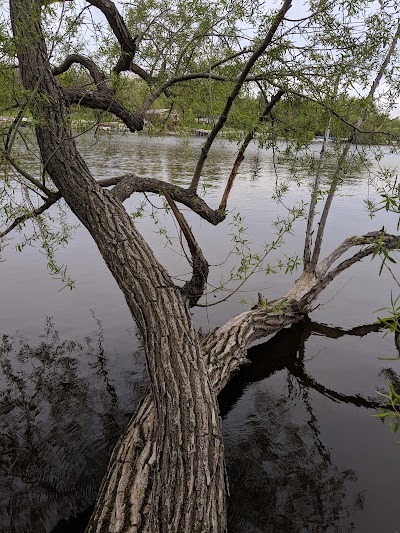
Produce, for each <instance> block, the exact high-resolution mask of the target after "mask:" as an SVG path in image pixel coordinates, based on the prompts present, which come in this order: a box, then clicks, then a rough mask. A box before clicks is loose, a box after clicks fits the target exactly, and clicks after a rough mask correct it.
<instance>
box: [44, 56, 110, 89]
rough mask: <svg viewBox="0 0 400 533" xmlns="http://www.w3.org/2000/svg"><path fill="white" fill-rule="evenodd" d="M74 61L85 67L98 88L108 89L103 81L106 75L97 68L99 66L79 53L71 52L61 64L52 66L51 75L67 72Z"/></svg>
mask: <svg viewBox="0 0 400 533" xmlns="http://www.w3.org/2000/svg"><path fill="white" fill-rule="evenodd" d="M75 63H77V64H79V65H82V66H83V67H85V68H86V69H87V71H88V72H89V74H90V76H91V77H92V80H93V81H94V83H95V84H96V85H97V89H98V90H103V91H108V87H107V84H106V81H105V79H106V77H105V75H104V73H103V72H102V71H101V70H100V69H99V67H98V66H97V65H96V63H95V62H94V61H93V60H92V59H90V58H89V57H85V56H83V55H81V54H71V55H69V56H68V57H66V58H65V60H64V61H63V62H62V63H61V65H59V66H58V67H54V68H53V71H52V72H53V75H54V76H59V75H60V74H63V73H64V72H67V70H68V69H69V68H70V67H71V66H72V65H74V64H75Z"/></svg>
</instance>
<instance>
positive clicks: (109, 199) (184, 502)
mask: <svg viewBox="0 0 400 533" xmlns="http://www.w3.org/2000/svg"><path fill="white" fill-rule="evenodd" d="M40 8H41V4H40V2H39V1H35V0H12V2H11V19H12V26H13V32H14V36H15V42H16V47H17V53H18V60H19V66H20V71H21V75H22V81H23V84H24V87H25V89H26V90H28V91H35V92H36V93H37V94H38V95H39V97H38V98H35V99H33V105H32V109H31V111H32V114H33V116H34V118H35V121H36V122H37V125H36V136H37V140H38V143H39V148H40V152H41V157H42V160H43V161H44V162H45V170H46V172H47V173H48V174H49V176H50V177H51V179H52V180H53V182H54V183H55V184H56V186H57V188H58V190H59V191H60V193H61V194H62V196H63V197H64V199H65V201H66V202H67V204H68V205H69V206H70V208H71V210H72V211H73V212H74V213H75V215H76V216H77V217H78V218H79V220H80V221H81V222H82V224H83V225H84V226H85V227H86V228H87V229H88V231H89V232H90V234H91V236H92V237H93V239H94V241H95V242H96V244H97V246H98V248H99V250H100V253H101V254H102V256H103V258H104V260H105V262H106V264H107V266H108V268H109V269H110V271H111V272H112V274H113V276H114V278H115V279H116V281H117V283H118V285H119V287H120V289H121V290H122V292H123V294H124V296H125V299H126V301H127V304H128V306H129V308H130V310H131V312H132V315H133V317H134V319H135V321H136V323H137V325H138V327H139V331H140V333H141V337H142V340H143V344H144V349H145V353H146V360H147V366H148V371H149V375H150V380H151V383H152V391H153V395H154V398H155V406H156V413H157V415H156V416H157V427H158V431H157V439H156V450H157V453H156V455H155V458H154V461H155V465H156V466H155V468H156V471H157V476H156V477H155V478H154V487H153V492H152V506H151V513H150V528H151V531H152V532H154V533H156V532H157V531H192V532H194V533H195V532H199V533H200V532H202V533H203V532H204V533H205V532H207V533H208V532H213V531H215V532H220V531H224V530H225V529H226V511H225V508H226V503H225V479H224V458H223V442H222V434H221V423H220V418H219V414H218V406H217V401H216V396H215V394H213V391H212V389H211V386H210V382H209V378H208V375H207V372H206V367H205V362H204V359H203V356H202V351H201V348H200V343H199V339H198V336H197V334H196V332H195V330H194V327H193V324H192V321H191V317H190V312H189V306H188V303H187V300H186V298H185V297H184V295H183V294H182V292H181V291H180V290H179V289H178V288H177V287H176V286H175V285H174V284H173V283H172V280H171V278H170V276H169V275H168V273H167V272H166V270H165V269H164V268H163V267H162V266H161V265H160V264H159V262H158V261H157V260H156V258H155V257H154V254H153V253H152V251H151V249H150V248H149V246H148V245H147V244H146V242H145V241H144V240H143V238H142V237H141V235H140V234H139V233H138V231H137V230H136V228H135V226H134V224H133V222H132V220H131V219H130V217H129V216H128V214H127V213H126V211H125V209H124V208H123V205H122V203H121V202H120V201H119V200H118V199H117V198H116V196H115V195H113V194H112V193H110V192H109V191H107V190H105V189H103V188H102V187H101V186H100V185H99V184H97V183H96V181H95V180H94V179H93V177H92V176H91V175H90V172H89V170H88V168H87V166H86V164H85V162H84V161H83V159H82V158H81V156H80V154H79V152H78V151H77V149H76V146H75V142H74V140H73V138H72V135H71V131H70V127H69V119H68V111H67V107H66V102H65V96H64V94H63V92H62V91H61V90H60V88H59V87H58V85H57V84H56V82H55V79H54V76H53V74H52V72H51V67H50V64H49V62H48V58H47V57H48V56H47V51H46V47H45V42H44V37H43V33H42V28H41V26H40Z"/></svg>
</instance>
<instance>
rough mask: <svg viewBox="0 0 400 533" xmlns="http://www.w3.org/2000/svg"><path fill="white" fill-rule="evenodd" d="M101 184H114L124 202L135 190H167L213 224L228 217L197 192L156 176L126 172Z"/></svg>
mask: <svg viewBox="0 0 400 533" xmlns="http://www.w3.org/2000/svg"><path fill="white" fill-rule="evenodd" d="M99 184H100V185H101V186H102V187H111V186H114V188H113V189H112V192H113V194H114V195H115V196H116V197H117V198H118V199H119V200H120V201H121V202H124V201H125V200H126V199H127V198H129V197H130V196H131V195H132V194H133V193H135V192H142V193H143V192H151V193H154V194H163V193H164V192H166V193H167V194H169V196H171V198H173V200H174V201H176V202H178V203H180V204H183V205H185V206H186V207H188V208H189V209H191V210H192V211H194V212H195V213H197V214H198V215H199V216H200V217H201V218H203V219H204V220H206V221H207V222H209V223H210V224H212V225H213V226H216V225H217V224H220V223H221V222H222V221H223V220H225V218H226V214H225V212H223V211H220V210H219V209H217V210H213V209H211V208H210V207H209V206H208V205H207V204H206V203H205V201H204V200H203V199H202V198H200V196H197V194H195V193H191V192H190V191H188V190H187V189H183V188H182V187H179V186H178V185H173V184H171V183H166V182H165V181H162V180H158V179H155V178H141V177H139V176H136V174H125V175H124V176H120V177H116V178H108V179H105V180H100V181H99Z"/></svg>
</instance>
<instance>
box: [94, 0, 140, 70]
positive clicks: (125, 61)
mask: <svg viewBox="0 0 400 533" xmlns="http://www.w3.org/2000/svg"><path fill="white" fill-rule="evenodd" d="M88 3H89V4H91V5H92V6H94V7H97V9H99V10H100V11H101V12H102V13H103V15H104V16H105V17H106V19H107V21H108V23H109V25H110V27H111V29H112V31H113V32H114V35H115V37H116V38H117V39H118V42H119V44H120V46H121V56H120V58H119V59H118V62H117V64H116V65H115V67H114V69H113V70H114V72H116V73H117V74H119V73H120V72H122V71H124V70H130V67H131V63H132V60H133V58H134V56H135V52H136V37H135V38H133V37H132V35H131V34H130V32H129V30H128V28H127V26H126V24H125V21H124V19H123V18H122V16H121V14H120V13H119V11H118V9H117V8H116V6H115V4H114V3H113V2H111V1H110V0H88Z"/></svg>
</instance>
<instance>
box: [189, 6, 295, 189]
mask: <svg viewBox="0 0 400 533" xmlns="http://www.w3.org/2000/svg"><path fill="white" fill-rule="evenodd" d="M291 5H292V2H291V0H284V2H283V4H282V7H281V9H280V10H279V12H278V13H277V15H276V16H275V18H274V20H273V22H272V24H271V27H270V29H269V31H268V33H267V35H266V37H265V39H264V40H263V42H262V43H261V44H260V46H259V47H258V48H257V49H256V50H255V51H254V52H253V54H252V55H251V57H250V58H249V60H248V61H247V63H246V65H245V66H244V68H243V70H242V72H241V74H240V76H239V77H238V79H237V81H236V84H235V86H234V88H233V90H232V92H231V94H230V95H229V97H228V99H227V101H226V104H225V107H224V109H223V111H222V113H221V115H220V117H219V119H218V121H217V123H216V124H215V126H214V127H213V129H212V130H211V132H210V134H209V136H208V137H207V140H206V142H205V143H204V145H203V147H202V149H201V155H200V157H199V160H198V162H197V165H196V169H195V171H194V174H193V178H192V183H191V185H190V190H191V191H192V192H196V191H197V187H198V184H199V181H200V176H201V172H202V170H203V166H204V162H205V160H206V159H207V157H208V153H209V151H210V148H211V146H212V144H213V142H214V140H215V138H216V136H217V135H218V133H219V131H220V130H221V129H222V128H223V127H224V124H225V122H226V120H227V118H228V114H229V112H230V110H231V108H232V105H233V102H234V101H235V99H236V97H237V96H238V94H239V92H240V89H241V88H242V85H243V84H244V83H245V81H246V77H247V75H248V74H249V72H250V70H251V69H252V68H253V66H254V64H255V63H256V61H257V59H258V58H259V57H260V56H261V55H262V54H263V53H264V52H265V50H266V49H267V48H268V46H269V45H270V44H271V41H272V39H273V37H274V35H275V33H276V31H277V30H278V28H279V26H280V24H281V23H282V21H283V19H284V17H285V15H286V13H287V12H288V10H289V9H290V7H291Z"/></svg>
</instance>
